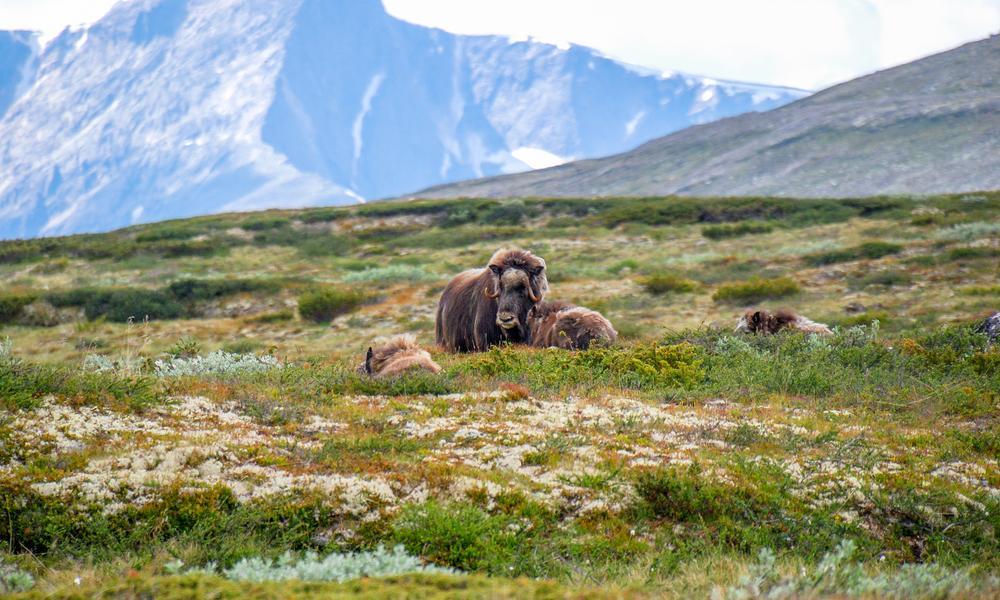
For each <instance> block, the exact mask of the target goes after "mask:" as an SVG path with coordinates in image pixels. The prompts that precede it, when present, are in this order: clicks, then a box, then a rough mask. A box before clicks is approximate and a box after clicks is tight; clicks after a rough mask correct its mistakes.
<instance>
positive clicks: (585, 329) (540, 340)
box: [528, 301, 618, 350]
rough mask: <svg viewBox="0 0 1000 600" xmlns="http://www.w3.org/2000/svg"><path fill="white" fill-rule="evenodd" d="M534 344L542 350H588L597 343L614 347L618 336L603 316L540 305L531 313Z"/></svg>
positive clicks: (556, 304)
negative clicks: (553, 348) (552, 348)
mask: <svg viewBox="0 0 1000 600" xmlns="http://www.w3.org/2000/svg"><path fill="white" fill-rule="evenodd" d="M528 329H529V330H530V331H531V337H530V343H531V345H532V346H535V347H538V348H551V347H555V348H564V349H566V350H586V349H587V348H589V347H590V345H591V344H592V343H594V342H599V343H603V344H613V343H614V342H615V341H616V340H618V332H617V331H615V328H614V327H613V326H612V325H611V322H610V321H608V320H607V319H605V318H604V315H602V314H601V313H599V312H597V311H595V310H590V309H589V308H583V307H581V306H574V305H572V304H568V303H566V302H558V301H554V302H539V303H538V304H536V305H535V306H534V307H533V308H532V309H531V310H530V311H529V312H528Z"/></svg>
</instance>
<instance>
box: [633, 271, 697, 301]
mask: <svg viewBox="0 0 1000 600" xmlns="http://www.w3.org/2000/svg"><path fill="white" fill-rule="evenodd" d="M639 285H641V286H642V287H643V289H645V290H646V291H647V292H649V293H650V294H654V295H657V296H659V295H662V294H667V293H671V292H674V293H684V292H693V291H694V290H695V289H697V287H698V285H697V284H696V283H695V282H693V281H691V280H690V279H685V278H684V277H681V276H680V275H677V274H676V273H653V274H652V275H649V276H647V277H642V278H640V279H639Z"/></svg>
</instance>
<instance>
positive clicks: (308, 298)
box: [299, 288, 365, 323]
mask: <svg viewBox="0 0 1000 600" xmlns="http://www.w3.org/2000/svg"><path fill="white" fill-rule="evenodd" d="M364 300H365V296H364V294H363V293H361V292H358V291H355V290H348V289H341V288H320V289H314V290H309V291H307V292H305V293H303V294H302V295H301V296H299V315H301V316H302V318H303V319H307V320H309V321H313V322H315V323H325V322H327V321H330V320H332V319H334V318H336V317H339V316H340V315H343V314H347V313H349V312H352V311H354V310H356V309H357V308H358V307H359V306H361V304H362V302H364Z"/></svg>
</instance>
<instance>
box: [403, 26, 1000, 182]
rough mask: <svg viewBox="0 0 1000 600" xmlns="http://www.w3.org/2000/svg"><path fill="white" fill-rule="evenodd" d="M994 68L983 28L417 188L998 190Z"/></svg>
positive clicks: (996, 62)
mask: <svg viewBox="0 0 1000 600" xmlns="http://www.w3.org/2000/svg"><path fill="white" fill-rule="evenodd" d="M998 72H1000V36H993V37H991V38H989V39H986V40H982V41H978V42H973V43H970V44H966V45H964V46H962V47H960V48H957V49H955V50H951V51H948V52H944V53H941V54H937V55H934V56H931V57H928V58H925V59H922V60H918V61H915V62H912V63H909V64H906V65H903V66H900V67H896V68H893V69H889V70H886V71H883V72H879V73H875V74H872V75H869V76H866V77H861V78H859V79H856V80H853V81H850V82H848V83H845V84H842V85H838V86H835V87H832V88H830V89H827V90H824V91H822V92H819V93H817V94H815V95H813V96H810V97H808V98H805V99H802V100H798V101H797V102H794V103H791V104H789V105H787V106H783V107H781V108H778V109H776V110H772V111H770V112H766V113H759V114H744V115H741V116H738V117H734V118H730V119H723V120H721V121H717V122H714V123H710V124H706V125H700V126H696V127H690V128H688V129H685V130H683V131H680V132H677V133H674V134H671V135H668V136H666V137H663V138H660V139H656V140H653V141H651V142H648V143H646V144H644V145H642V146H640V147H639V148H637V149H635V150H633V151H630V152H626V153H624V154H619V155H617V156H611V157H608V158H603V159H599V160H587V161H579V162H574V163H570V164H566V165H562V166H559V167H555V168H552V169H546V170H540V171H534V172H531V173H525V174H520V175H512V176H507V177H498V178H492V179H482V180H478V181H470V182H463V183H459V184H455V185H449V186H443V187H438V188H434V189H430V190H427V191H425V192H423V193H422V194H420V195H423V196H430V197H457V196H491V197H503V196H516V195H537V196H577V195H587V196H589V195H640V196H646V195H667V194H680V195H692V196H696V195H724V196H736V195H758V194H760V195H779V196H815V197H823V196H832V197H850V196H861V195H872V194H926V193H940V192H961V191H971V190H986V189H998V188H1000V79H998V78H997V76H996V75H997V73H998Z"/></svg>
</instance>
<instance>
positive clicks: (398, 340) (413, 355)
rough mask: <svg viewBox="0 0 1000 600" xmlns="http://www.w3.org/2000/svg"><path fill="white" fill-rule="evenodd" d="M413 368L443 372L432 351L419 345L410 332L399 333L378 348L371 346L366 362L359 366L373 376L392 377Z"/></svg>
mask: <svg viewBox="0 0 1000 600" xmlns="http://www.w3.org/2000/svg"><path fill="white" fill-rule="evenodd" d="M412 369H423V370H424V371H430V372H431V373H440V372H441V367H440V366H438V364H437V363H436V362H434V359H432V358H431V355H430V353H429V352H427V351H426V350H424V349H423V348H421V347H420V346H418V345H417V340H416V339H415V338H414V337H413V336H412V335H409V334H404V335H397V336H396V337H394V338H392V339H391V340H389V341H388V342H386V343H385V344H382V345H381V346H379V347H378V348H374V349H373V348H371V347H369V348H368V354H367V355H366V356H365V363H364V364H363V365H362V366H361V367H360V368H359V370H360V371H364V372H365V373H367V374H369V375H371V376H372V377H391V376H393V375H399V374H400V373H403V372H404V371H409V370H412Z"/></svg>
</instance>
